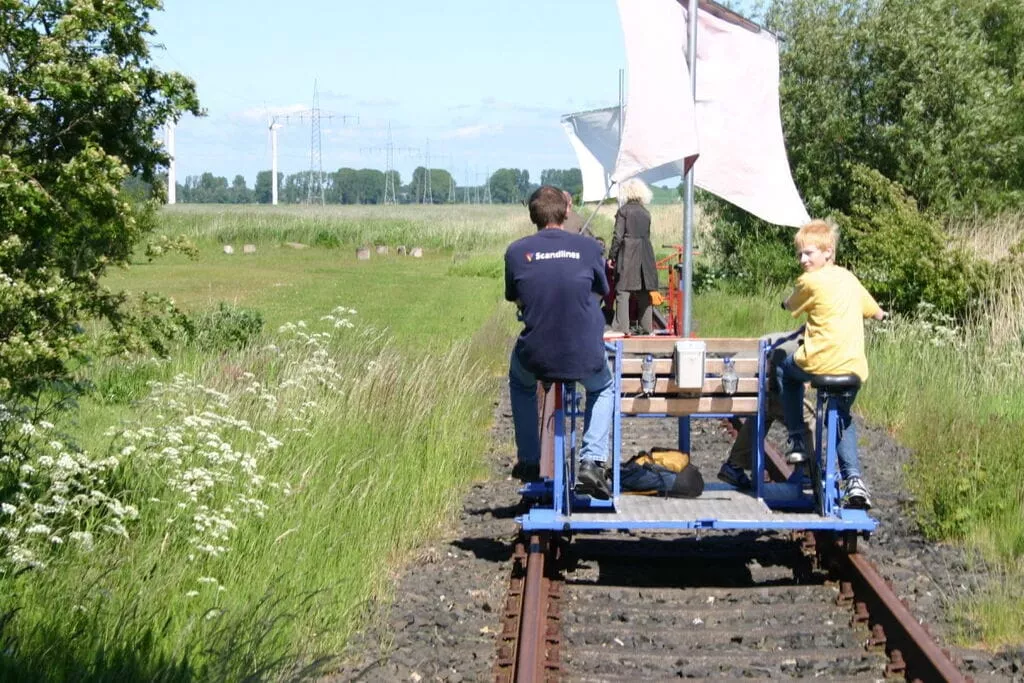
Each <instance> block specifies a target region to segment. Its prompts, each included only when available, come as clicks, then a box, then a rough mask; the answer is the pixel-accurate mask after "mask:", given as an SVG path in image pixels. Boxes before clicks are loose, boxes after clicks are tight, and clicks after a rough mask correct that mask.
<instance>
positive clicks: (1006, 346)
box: [0, 205, 1024, 681]
mask: <svg viewBox="0 0 1024 683" xmlns="http://www.w3.org/2000/svg"><path fill="white" fill-rule="evenodd" d="M611 214H612V211H611V210H610V208H605V209H602V213H601V215H599V216H598V218H597V220H596V222H595V225H596V227H597V232H598V233H599V234H603V235H604V236H605V237H610V232H611V221H610V216H611ZM654 220H655V225H656V226H657V229H656V234H655V237H654V240H655V242H656V245H660V244H667V243H670V242H675V241H678V235H679V230H680V222H681V211H680V208H679V206H678V205H674V206H672V205H669V206H663V207H654ZM530 230H531V227H530V226H529V224H528V221H527V217H526V213H525V211H524V210H523V209H522V207H498V206H494V207H490V206H471V207H458V208H451V209H449V208H446V207H428V208H421V207H379V208H374V207H351V208H332V209H306V208H294V207H289V208H284V207H282V208H279V209H270V208H262V209H254V208H233V207H228V208H212V207H187V206H182V207H174V208H173V209H170V210H167V211H165V212H164V213H163V214H162V215H161V232H164V233H166V234H167V235H169V236H171V237H176V236H185V237H187V238H188V239H190V240H192V241H193V242H194V243H195V245H196V246H197V247H198V250H199V257H198V260H190V259H188V258H186V257H185V256H183V255H180V254H169V255H166V256H164V257H161V258H158V259H156V260H154V261H152V262H149V261H147V260H146V258H145V257H144V256H142V255H141V254H140V256H139V257H138V259H137V263H136V264H135V265H133V266H132V267H131V268H130V269H128V270H126V271H121V272H115V273H112V274H111V275H110V276H109V278H108V280H107V284H108V286H110V287H111V288H114V289H125V290H128V291H130V292H134V293H140V292H143V291H151V292H159V293H161V294H164V295H166V296H170V297H172V298H173V299H174V300H175V302H176V303H177V304H178V305H179V306H180V307H181V308H182V309H184V310H185V311H188V312H190V313H191V314H192V315H193V317H194V319H195V320H197V321H202V322H201V323H199V324H200V327H202V329H204V330H207V331H208V332H209V335H208V336H207V337H205V339H206V342H204V343H186V342H184V341H182V342H181V343H180V344H178V345H176V346H174V348H173V350H172V353H171V354H170V356H169V357H168V358H154V357H144V356H134V355H131V356H123V357H120V358H115V359H111V360H107V361H100V362H97V363H95V364H94V365H92V366H89V367H86V368H83V375H85V376H87V377H88V379H90V380H91V381H92V382H93V385H94V386H93V389H92V391H91V392H90V393H89V395H88V396H86V397H85V398H84V399H83V400H82V401H81V404H80V406H79V408H78V410H77V411H76V412H75V413H73V414H72V415H71V416H70V418H69V419H68V420H67V421H66V422H64V423H62V424H59V425H56V426H55V427H53V429H52V431H53V433H54V434H55V435H57V434H60V433H61V432H63V433H64V435H65V436H63V437H61V438H63V439H64V440H65V441H67V442H68V443H74V444H77V445H79V446H81V447H82V448H84V449H85V451H87V454H88V456H89V457H90V458H92V462H101V461H102V460H103V459H104V458H113V460H111V461H109V462H108V463H107V464H106V465H103V466H102V467H101V466H99V465H97V469H96V470H95V473H97V474H96V475H95V477H96V481H97V482H99V483H97V484H96V485H97V486H100V487H102V491H103V492H104V496H105V497H104V498H103V499H102V500H101V501H99V502H98V503H97V504H102V506H103V507H104V509H106V510H110V511H111V512H110V513H109V514H108V515H107V516H106V517H101V516H98V515H93V516H91V517H89V519H95V520H97V521H96V522H95V523H94V524H93V526H90V527H89V535H88V542H87V543H86V541H85V540H84V538H85V537H83V536H79V537H76V538H77V539H79V540H78V541H75V542H71V539H70V538H69V539H68V542H67V543H64V544H63V546H64V547H63V549H60V550H52V549H51V550H48V551H47V554H46V555H45V559H46V561H45V563H44V564H45V566H42V564H41V565H40V566H39V567H38V568H37V569H36V570H34V571H28V572H23V573H21V574H19V575H17V576H5V577H3V578H2V581H3V583H4V586H3V591H2V594H0V595H2V597H0V637H2V639H3V642H4V644H5V653H7V656H5V657H3V658H2V659H0V665H2V667H3V669H0V678H5V679H17V680H63V679H74V680H156V679H159V680H166V681H177V680H182V681H184V680H196V679H201V680H206V679H217V678H226V679H230V680H237V679H242V678H245V677H246V676H255V677H260V676H272V675H289V674H295V673H297V672H299V671H300V670H302V669H303V668H305V667H316V666H318V665H321V664H324V663H326V662H329V658H330V656H331V655H333V654H336V653H337V652H339V651H340V648H341V647H342V646H343V644H344V643H345V641H346V639H347V638H348V636H349V635H350V634H351V633H352V631H353V629H356V628H358V627H359V624H360V619H361V617H362V615H363V614H364V613H365V609H366V606H367V605H369V604H372V603H374V602H376V601H380V600H387V598H388V590H389V586H390V578H391V573H390V572H391V570H392V569H393V568H395V567H397V566H399V565H401V564H402V563H403V562H404V561H405V560H407V559H408V557H409V556H410V553H411V552H413V550H414V549H415V548H416V547H417V545H419V544H421V543H422V542H424V540H425V539H429V538H430V537H431V536H432V535H433V534H436V533H437V532H438V530H439V529H441V528H443V527H444V525H445V523H446V521H447V520H449V519H450V518H451V515H452V514H453V510H454V509H455V508H456V506H457V505H458V501H459V499H460V496H461V492H462V491H464V490H465V488H466V487H467V486H469V485H470V484H471V483H472V481H473V480H474V479H475V478H477V477H480V476H483V473H484V468H483V466H482V457H483V453H484V452H485V447H486V445H487V444H486V434H487V426H488V425H489V423H490V421H491V419H492V410H493V400H494V397H495V396H496V395H497V392H498V391H499V390H500V388H501V383H502V381H503V375H504V371H505V363H506V361H507V352H508V348H509V344H510V342H511V339H512V338H513V335H514V331H515V329H516V327H515V323H514V320H513V317H512V311H511V310H510V308H511V307H510V306H508V305H505V304H504V303H503V302H502V289H501V285H502V282H501V276H502V269H501V253H502V251H503V249H504V247H505V245H506V244H507V243H508V242H509V241H511V240H512V239H514V238H516V237H518V236H520V235H524V234H528V233H529V232H530ZM289 242H290V243H299V244H301V245H305V248H295V247H290V246H286V243H289ZM981 242H982V243H984V240H981ZM247 243H248V244H254V245H255V246H256V253H255V254H242V253H241V252H242V245H243V244H247ZM224 245H232V246H233V247H234V250H235V253H234V254H232V255H228V254H225V253H224V250H223V246H224ZM361 245H367V246H371V247H372V246H375V245H387V246H388V247H389V250H390V251H389V254H387V255H378V254H376V253H375V252H374V253H373V255H372V258H371V259H370V260H369V261H368V262H366V261H358V260H357V259H356V256H355V249H356V247H357V246H361ZM398 245H405V246H407V247H413V246H420V247H422V248H423V249H424V251H425V256H424V257H423V258H422V259H413V258H410V257H400V256H398V255H397V254H396V253H395V249H396V247H397V246H398ZM371 251H373V250H372V249H371ZM1019 291H1020V290H1019V289H1017V290H1014V289H1013V287H1012V285H1009V284H1008V285H1007V289H1006V291H1005V292H1003V293H1002V295H1001V296H1002V297H1003V298H1002V299H999V300H1009V301H1011V302H1013V301H1019V300H1015V299H1013V296H1014V292H1016V293H1017V294H1018V295H1019ZM774 301H777V296H774V294H773V295H772V296H766V297H765V298H763V299H760V298H759V299H747V298H739V297H733V296H727V295H724V294H717V293H712V294H708V295H705V296H702V297H701V298H699V299H698V300H697V301H696V304H695V317H696V319H697V320H698V321H699V323H700V325H701V327H700V331H701V332H702V333H704V334H708V335H719V334H721V335H725V334H737V335H757V334H761V333H763V332H766V331H769V330H773V329H784V328H786V327H788V326H790V325H791V321H789V320H788V319H787V318H786V317H785V316H784V315H783V314H782V313H781V312H780V311H778V310H777V305H776V304H773V303H772V302H774ZM222 303H226V304H228V305H229V306H228V307H227V308H218V307H219V306H220V305H221V304H222ZM218 310H220V311H221V313H220V314H217V313H216V312H217V311H218ZM1013 310H1016V309H1014V308H1013V305H1008V306H1006V307H1003V308H999V307H995V308H993V310H991V311H990V312H989V313H988V314H987V315H986V316H984V317H982V318H979V320H978V321H976V322H975V323H974V324H972V325H971V326H970V327H969V328H968V329H961V330H952V329H949V328H948V326H947V325H945V324H944V321H942V320H936V319H934V318H928V317H927V315H925V316H924V317H922V318H921V319H920V320H898V321H896V322H894V323H893V324H891V325H888V326H886V327H884V328H881V329H880V330H879V331H878V332H877V333H876V334H874V335H872V339H871V350H870V352H869V358H870V360H871V362H872V365H873V376H874V378H875V379H874V380H873V381H872V382H870V383H869V384H868V385H867V387H866V389H865V391H864V392H863V394H862V397H863V398H862V399H860V400H859V401H858V403H859V405H860V407H861V409H862V410H863V411H864V414H865V416H866V417H867V419H869V420H871V421H873V422H875V423H877V424H884V425H886V426H888V427H889V428H890V430H891V431H892V432H893V433H894V434H895V435H896V436H897V437H898V438H899V439H900V440H901V441H903V442H904V443H905V444H906V445H908V446H909V447H911V448H913V449H914V450H915V457H914V461H913V464H912V467H911V471H910V472H909V473H908V475H909V476H908V482H909V483H910V485H911V488H912V490H913V492H914V494H915V495H916V497H917V513H918V515H919V518H920V523H921V525H922V526H923V528H924V529H925V530H926V531H927V532H928V533H929V534H930V535H931V536H932V537H934V538H936V539H947V540H954V541H957V542H963V543H967V544H969V545H971V546H972V547H973V548H976V549H977V550H978V558H979V559H978V561H979V562H983V563H985V564H986V565H987V566H989V567H990V568H991V570H992V571H996V572H1001V573H1002V575H1003V576H1005V578H1006V581H1005V582H1004V584H1003V585H1005V586H1006V590H1005V591H1003V592H998V594H992V595H983V596H980V598H979V599H976V600H972V601H971V602H968V603H962V604H958V605H955V606H954V607H953V609H955V610H957V612H958V614H961V615H962V619H963V623H964V638H965V639H975V640H981V641H983V642H985V643H987V644H989V645H993V646H995V645H1000V644H1004V643H1019V642H1020V641H1021V636H1022V634H1024V624H1022V623H1021V621H1020V616H1019V615H1020V614H1022V613H1024V604H1022V603H1021V598H1020V597H1019V595H1020V591H1019V590H1018V589H1017V588H1016V587H1018V586H1020V583H1021V577H1022V574H1024V566H1022V565H1021V562H1022V560H1021V558H1022V557H1024V523H1022V522H1021V521H1020V520H1021V519H1022V518H1024V515H1022V506H1024V501H1022V498H1021V495H1022V494H1021V491H1024V480H1022V477H1024V474H1022V472H1024V462H1022V459H1021V458H1022V456H1021V454H1020V449H1019V447H1018V445H1017V439H1018V438H1019V436H1018V435H1019V434H1020V433H1021V432H1022V430H1024V409H1022V406H1024V380H1021V379H1020V378H1021V377H1022V376H1024V372H1021V370H1024V363H1022V360H1021V354H1020V348H1019V340H1017V342H1016V343H1017V346H1016V347H1015V346H1014V345H1013V344H1014V341H1013V340H1009V341H1007V340H1005V339H1004V338H1000V337H999V335H1000V334H1004V337H1005V333H1004V332H1001V331H1003V330H1006V329H1012V326H1013V324H1015V323H1017V324H1019V322H1020V320H1019V319H1013V318H1012V315H1013V313H1012V311H1013ZM204 316H205V317H204ZM1008 316H1011V317H1010V318H1009V319H1008ZM260 319H261V320H262V322H263V325H262V331H260V332H259V333H258V334H256V335H254V336H253V335H250V334H249V332H247V330H248V331H251V330H252V324H251V323H252V322H253V321H254V320H260ZM203 326H205V327H203ZM1017 329H1020V328H1019V327H1018V328H1017ZM1000 340H1002V341H1004V342H1005V343H1001V344H996V343H994V342H995V341H1000ZM239 341H240V342H246V343H236V342H239ZM1013 349H1016V352H1015V351H1014V350H1013ZM967 395H969V396H970V400H968V399H967V398H965V396H967ZM937 429H941V430H942V431H943V433H945V434H948V435H949V437H948V438H946V439H944V440H943V441H942V443H936V439H934V434H935V432H936V430H937ZM501 446H502V447H504V448H511V445H510V444H502V445H501ZM98 500H99V499H98ZM101 519H108V520H109V519H114V520H116V523H111V522H109V521H108V522H106V523H102V524H101V522H100V520H101ZM62 543H63V542H62ZM79 546H81V547H79ZM85 546H88V548H86V547H85ZM40 553H41V554H40V557H44V555H43V554H42V551H40ZM54 606H57V608H54Z"/></svg>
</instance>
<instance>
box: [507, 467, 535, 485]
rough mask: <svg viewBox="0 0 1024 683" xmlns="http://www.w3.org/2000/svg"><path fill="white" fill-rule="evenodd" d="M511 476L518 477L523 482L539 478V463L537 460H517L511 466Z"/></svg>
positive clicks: (527, 482) (526, 482)
mask: <svg viewBox="0 0 1024 683" xmlns="http://www.w3.org/2000/svg"><path fill="white" fill-rule="evenodd" d="M512 478H513V479H518V480H519V481H521V482H523V483H524V484H529V483H530V482H531V481H539V480H540V463H538V462H517V463H516V464H515V466H514V467H513V468H512Z"/></svg>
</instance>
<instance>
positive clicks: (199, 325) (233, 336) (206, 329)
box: [192, 301, 263, 350]
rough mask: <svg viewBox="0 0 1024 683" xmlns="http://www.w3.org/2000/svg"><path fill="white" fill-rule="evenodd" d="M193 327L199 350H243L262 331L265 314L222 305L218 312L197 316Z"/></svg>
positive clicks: (195, 342)
mask: <svg viewBox="0 0 1024 683" xmlns="http://www.w3.org/2000/svg"><path fill="white" fill-rule="evenodd" d="M192 327H193V331H192V342H193V343H194V344H196V345H197V346H199V347H200V348H203V349H206V350H212V349H242V348H245V347H246V346H248V345H249V344H250V343H251V342H252V340H253V339H254V338H255V337H256V336H257V335H258V334H259V333H260V332H261V331H262V330H263V314H261V313H260V312H259V311H257V310H255V309H251V308H240V307H238V306H234V305H232V304H227V303H224V302H223V301H222V302H221V303H220V304H219V305H218V306H217V308H216V309H215V310H213V311H207V312H206V313H203V314H201V315H199V316H197V317H196V318H195V319H194V321H193V323H192Z"/></svg>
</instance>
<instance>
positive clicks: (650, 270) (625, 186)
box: [608, 178, 658, 334]
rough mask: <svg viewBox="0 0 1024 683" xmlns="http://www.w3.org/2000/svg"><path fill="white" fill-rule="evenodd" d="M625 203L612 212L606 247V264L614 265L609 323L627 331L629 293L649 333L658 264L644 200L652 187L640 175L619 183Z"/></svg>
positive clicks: (638, 316)
mask: <svg viewBox="0 0 1024 683" xmlns="http://www.w3.org/2000/svg"><path fill="white" fill-rule="evenodd" d="M619 198H620V199H622V200H624V202H625V203H624V204H623V205H622V206H620V207H619V210H618V212H617V213H616V214H615V235H614V237H612V247H611V249H610V250H609V251H608V259H609V264H610V265H612V266H613V267H614V268H615V274H616V278H617V279H616V283H617V284H616V295H615V321H614V323H613V324H612V327H613V328H614V329H615V330H616V331H618V332H623V333H628V332H629V297H630V294H634V295H636V315H637V318H638V319H639V321H640V328H641V329H642V330H643V333H644V334H650V333H651V330H652V327H651V319H652V317H653V315H654V311H653V310H651V295H650V292H652V291H657V290H658V266H657V264H656V263H655V261H654V246H653V245H652V244H651V214H650V213H649V212H648V211H647V209H646V207H645V206H644V205H645V204H649V203H650V201H651V190H650V189H649V188H648V187H647V185H645V184H644V181H642V180H640V179H639V178H630V179H629V180H627V181H625V182H624V183H622V184H621V185H620V186H619Z"/></svg>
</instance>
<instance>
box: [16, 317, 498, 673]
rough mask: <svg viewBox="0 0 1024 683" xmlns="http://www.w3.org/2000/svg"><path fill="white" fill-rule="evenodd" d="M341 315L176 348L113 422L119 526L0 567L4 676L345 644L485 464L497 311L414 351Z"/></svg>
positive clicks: (290, 657)
mask: <svg viewBox="0 0 1024 683" xmlns="http://www.w3.org/2000/svg"><path fill="white" fill-rule="evenodd" d="M337 320H338V318H337V316H335V317H334V318H329V319H328V320H326V321H324V322H323V323H321V326H322V327H324V328H325V329H323V330H321V331H314V330H313V326H312V325H311V326H310V327H308V328H303V327H294V326H293V327H286V329H284V330H283V331H282V332H280V333H276V334H272V335H268V336H267V337H266V338H265V339H263V340H262V341H263V343H262V344H260V345H258V346H255V347H252V348H250V349H249V350H246V351H242V352H238V353H235V354H227V355H221V356H215V357H209V356H200V355H188V354H185V355H183V360H182V361H181V362H179V363H178V364H177V367H176V368H175V375H176V377H175V378H174V379H172V380H171V381H169V382H167V383H164V384H162V385H157V386H156V389H157V391H155V392H154V394H153V397H152V398H151V400H149V401H147V402H145V403H144V404H143V407H142V408H141V409H140V410H139V411H138V412H137V413H135V414H133V415H132V418H131V421H130V422H129V423H126V424H124V425H121V426H118V428H117V429H116V430H115V433H116V434H115V437H114V441H113V442H112V452H115V453H117V452H120V453H121V454H122V456H124V457H123V458H122V467H121V468H120V469H119V471H118V475H117V477H116V479H117V481H116V482H110V485H111V488H112V490H113V492H115V493H116V494H117V495H119V496H120V497H121V498H122V500H124V501H127V502H130V503H131V504H133V505H134V506H135V507H136V508H137V509H138V512H139V514H138V518H137V519H136V520H135V521H134V522H133V523H130V524H127V525H126V526H127V530H128V536H127V537H113V536H102V537H100V536H97V541H96V544H95V547H94V548H93V550H92V552H79V553H72V552H68V553H64V554H58V555H57V556H55V557H54V558H53V560H52V561H51V562H50V563H49V564H48V565H47V567H46V568H45V569H36V570H31V571H22V572H20V573H17V574H13V575H12V574H10V573H8V574H7V575H6V576H4V577H3V583H4V584H5V585H4V590H3V592H2V595H0V615H3V617H4V618H2V619H0V638H2V640H3V642H4V648H3V652H2V654H0V678H3V679H5V680H167V681H179V680H180V681H186V680H210V679H214V680H242V679H245V678H246V677H257V678H262V677H272V676H278V675H294V674H296V673H297V672H298V671H300V670H301V669H303V668H305V667H310V666H314V665H316V664H317V663H318V662H321V661H322V658H324V657H328V656H329V655H331V654H332V653H337V652H339V651H340V648H341V647H342V645H343V644H344V642H345V640H346V638H347V637H348V636H349V634H350V633H351V632H352V630H353V629H354V628H356V627H357V626H358V625H359V623H360V617H361V616H362V614H363V612H364V609H365V607H366V605H367V604H368V601H373V600H379V599H386V595H387V591H388V587H389V584H390V576H389V574H388V572H387V571H386V569H385V568H386V567H388V566H391V565H393V564H394V563H396V562H397V561H400V560H401V559H402V558H403V556H404V555H405V553H407V552H409V551H410V549H412V548H413V547H414V546H415V545H416V544H417V542H418V541H420V540H421V539H422V538H423V537H424V536H425V535H429V534H431V533H435V532H436V530H437V527H438V525H440V524H443V523H444V522H445V521H446V520H447V519H449V518H450V516H451V515H452V514H453V512H454V509H455V507H454V503H453V501H454V500H456V499H457V497H453V495H452V491H453V490H458V489H460V488H461V487H463V486H465V485H466V484H467V483H468V482H469V481H471V480H472V479H473V478H475V477H478V476H481V474H482V468H481V454H482V453H483V452H484V450H485V445H486V429H485V427H486V425H487V424H488V423H489V421H490V419H491V405H492V402H491V398H492V396H493V394H494V392H495V390H496V385H495V382H496V378H497V376H498V372H497V369H498V368H499V367H500V366H501V365H502V364H503V363H504V352H503V349H505V348H506V340H507V327H508V321H507V320H504V317H503V316H497V317H494V318H492V319H491V321H490V322H488V323H487V324H486V325H485V326H484V327H483V328H482V329H481V331H480V332H479V333H478V334H477V335H476V336H475V337H474V338H473V339H472V340H467V341H466V342H463V343H458V344H456V345H454V346H453V347H452V348H451V349H450V350H449V351H448V352H446V353H442V354H439V355H428V356H421V357H418V358H410V357H407V356H406V355H405V354H403V352H402V351H401V350H400V349H398V348H395V347H394V345H393V344H392V343H391V342H390V341H389V340H388V339H387V338H386V337H385V336H383V335H381V334H380V333H376V332H373V331H372V330H364V331H360V330H350V329H345V328H346V327H347V325H340V326H337V327H335V326H334V323H336V322H337ZM143 372H144V373H145V372H147V371H145V370H144V371H143ZM200 419H207V420H209V421H211V422H210V424H212V425H213V426H209V425H206V424H205V423H204V424H203V425H202V426H200V427H195V424H196V420H200ZM187 425H192V426H193V428H192V429H191V431H190V428H189V427H188V426H187ZM264 435H266V437H264ZM264 438H266V439H268V441H266V442H264V441H263V440H264ZM211 440H212V441H213V442H214V444H213V445H215V446H216V445H218V444H219V447H218V448H213V450H212V451H211ZM262 443H269V444H270V446H271V447H270V448H261V447H260V444H262ZM275 444H276V445H275ZM172 445H173V448H172ZM128 446H130V447H131V448H132V450H131V452H130V455H128V453H129V451H128V450H126V447H128ZM171 451H173V453H172V452H171ZM225 453H228V454H230V453H239V454H249V455H253V454H255V455H256V456H258V457H254V458H252V459H251V460H252V461H251V462H247V461H245V459H244V458H240V459H238V460H237V461H236V462H237V463H243V464H236V465H231V464H230V463H228V465H225V458H224V457H223V456H224V454H225ZM228 460H230V458H228ZM232 468H233V469H232ZM182 482H186V483H187V484H188V486H183V485H182ZM197 482H206V483H197ZM197 491H198V493H197ZM210 519H214V520H215V521H216V520H220V522H221V523H220V524H219V525H217V524H212V523H209V522H208V520H210Z"/></svg>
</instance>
